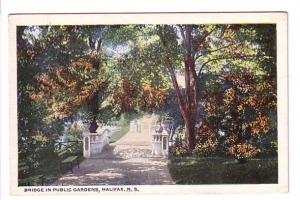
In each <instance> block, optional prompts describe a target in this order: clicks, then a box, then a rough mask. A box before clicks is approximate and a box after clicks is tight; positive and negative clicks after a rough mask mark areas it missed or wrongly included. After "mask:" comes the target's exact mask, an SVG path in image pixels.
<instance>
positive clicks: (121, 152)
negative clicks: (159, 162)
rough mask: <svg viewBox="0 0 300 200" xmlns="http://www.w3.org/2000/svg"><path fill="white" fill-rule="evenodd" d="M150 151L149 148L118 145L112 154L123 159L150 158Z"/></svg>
mask: <svg viewBox="0 0 300 200" xmlns="http://www.w3.org/2000/svg"><path fill="white" fill-rule="evenodd" d="M151 152H152V150H151V147H149V146H130V145H118V146H116V147H115V148H114V154H115V155H116V156H118V157H120V158H123V159H129V158H151V157H152V154H151Z"/></svg>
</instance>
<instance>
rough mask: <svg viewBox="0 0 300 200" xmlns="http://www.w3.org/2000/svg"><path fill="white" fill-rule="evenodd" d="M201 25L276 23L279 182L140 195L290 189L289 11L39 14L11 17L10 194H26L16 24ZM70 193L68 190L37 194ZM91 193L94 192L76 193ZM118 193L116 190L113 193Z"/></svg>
mask: <svg viewBox="0 0 300 200" xmlns="http://www.w3.org/2000/svg"><path fill="white" fill-rule="evenodd" d="M186 23H190V24H197V23H198V24H201V23H276V24H277V51H278V52H277V55H278V58H277V66H278V67H277V81H278V141H279V155H278V161H279V162H278V165H279V177H278V178H279V179H278V181H279V182H278V184H259V185H256V184H255V185H253V184H242V185H239V184H237V185H194V186H191V185H188V186H183V185H174V186H138V187H139V188H140V191H141V192H140V193H139V194H199V193H270V192H287V191H288V136H287V133H288V126H287V124H288V112H287V101H288V99H287V91H288V90H287V14H286V13H280V12H277V13H197V14H196V13H165V14H68V15H59V14H51V15H45V14H36V15H11V16H9V28H10V30H9V42H10V43H9V48H10V50H9V63H10V66H9V68H10V89H9V91H10V119H11V120H10V130H11V131H10V147H11V149H10V150H11V151H10V161H11V172H10V176H11V183H10V186H11V194H18V195H20V194H23V195H25V194H29V195H32V193H23V189H22V187H16V186H17V178H16V177H17V176H16V172H17V153H16V152H17V149H16V147H17V145H16V144H17V120H16V119H17V109H16V91H17V90H16V34H15V33H16V25H63V24H64V25H82V24H186ZM35 194H47V195H49V194H69V193H35ZM76 194H92V193H76ZM113 194H116V193H113Z"/></svg>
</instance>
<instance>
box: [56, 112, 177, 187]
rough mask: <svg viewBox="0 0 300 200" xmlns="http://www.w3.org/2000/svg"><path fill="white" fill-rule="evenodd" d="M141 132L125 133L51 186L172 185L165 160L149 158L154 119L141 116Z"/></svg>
mask: <svg viewBox="0 0 300 200" xmlns="http://www.w3.org/2000/svg"><path fill="white" fill-rule="evenodd" d="M140 120H141V127H142V131H141V132H140V133H133V132H128V133H127V134H126V135H125V136H124V137H122V138H121V139H120V140H119V141H117V142H115V143H114V144H111V145H110V146H108V147H106V148H105V150H103V152H102V153H101V154H100V155H99V156H98V157H97V158H90V159H85V160H84V161H83V162H81V163H80V168H77V167H74V169H73V171H74V172H73V173H71V172H68V173H67V174H65V175H64V176H62V177H61V178H60V179H59V180H58V181H57V182H56V183H55V184H54V185H64V186H67V185H75V186H86V185H158V184H165V185H170V184H174V183H173V181H172V179H171V177H170V174H169V171H168V168H167V160H166V159H164V158H154V157H152V156H151V137H150V133H149V128H150V125H151V124H152V123H153V120H154V119H153V117H150V116H144V117H143V118H141V119H140Z"/></svg>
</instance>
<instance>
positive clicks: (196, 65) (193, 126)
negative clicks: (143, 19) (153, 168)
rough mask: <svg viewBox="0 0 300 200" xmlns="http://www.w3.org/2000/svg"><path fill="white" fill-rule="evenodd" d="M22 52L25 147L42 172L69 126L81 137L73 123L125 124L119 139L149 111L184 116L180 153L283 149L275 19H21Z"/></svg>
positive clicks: (251, 153) (23, 154)
mask: <svg viewBox="0 0 300 200" xmlns="http://www.w3.org/2000/svg"><path fill="white" fill-rule="evenodd" d="M17 51H18V52H17V60H18V134H19V135H18V136H19V137H18V139H19V142H18V151H19V154H18V155H19V163H24V162H25V163H26V165H27V166H32V169H30V171H31V172H32V174H34V173H36V171H38V169H40V168H42V166H43V162H44V161H43V158H49V159H50V157H51V159H52V158H53V159H52V160H54V161H55V158H57V155H56V154H55V152H56V150H57V146H56V143H57V141H58V139H59V136H60V135H61V134H62V133H63V132H67V133H68V134H69V136H68V138H69V139H70V140H80V130H79V131H78V130H71V129H66V127H68V126H69V124H76V123H77V122H79V121H84V122H86V121H87V122H90V121H91V120H93V119H94V120H97V121H98V122H99V123H104V124H107V125H119V126H120V127H121V130H120V131H118V132H117V133H115V134H114V135H113V136H112V137H111V142H114V141H116V140H117V139H119V138H120V137H121V136H122V135H124V134H125V133H126V132H127V130H128V124H129V122H130V120H131V119H132V117H136V116H137V115H138V114H139V113H143V112H144V113H157V114H160V115H161V118H162V119H164V118H172V119H174V122H175V123H174V125H175V127H174V128H177V129H178V130H179V129H180V133H179V134H177V138H176V143H175V146H174V147H172V148H171V153H172V154H173V155H174V156H175V157H184V156H187V155H192V156H198V157H199V156H214V155H218V156H222V157H230V158H236V159H238V160H239V161H240V162H244V161H245V160H247V159H251V158H253V157H255V156H265V157H273V158H274V159H275V158H276V156H277V94H276V88H277V85H276V83H277V81H276V26H275V25H273V24H257V25H255V24H243V25H241V24H205V25H113V26H108V25H101V26H28V27H24V26H20V27H18V29H17ZM180 76H181V77H183V81H182V80H180V78H179V77H180ZM179 127H180V128H179ZM251 162H253V161H251ZM251 162H250V163H251ZM262 162H263V161H262ZM250 165H251V164H249V167H251V166H250Z"/></svg>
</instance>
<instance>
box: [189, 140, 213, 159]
mask: <svg viewBox="0 0 300 200" xmlns="http://www.w3.org/2000/svg"><path fill="white" fill-rule="evenodd" d="M217 148H218V141H217V140H211V139H209V140H207V141H206V142H203V143H198V144H196V147H195V149H194V150H193V153H195V154H199V155H204V156H208V155H211V154H214V153H215V152H216V150H217Z"/></svg>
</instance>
